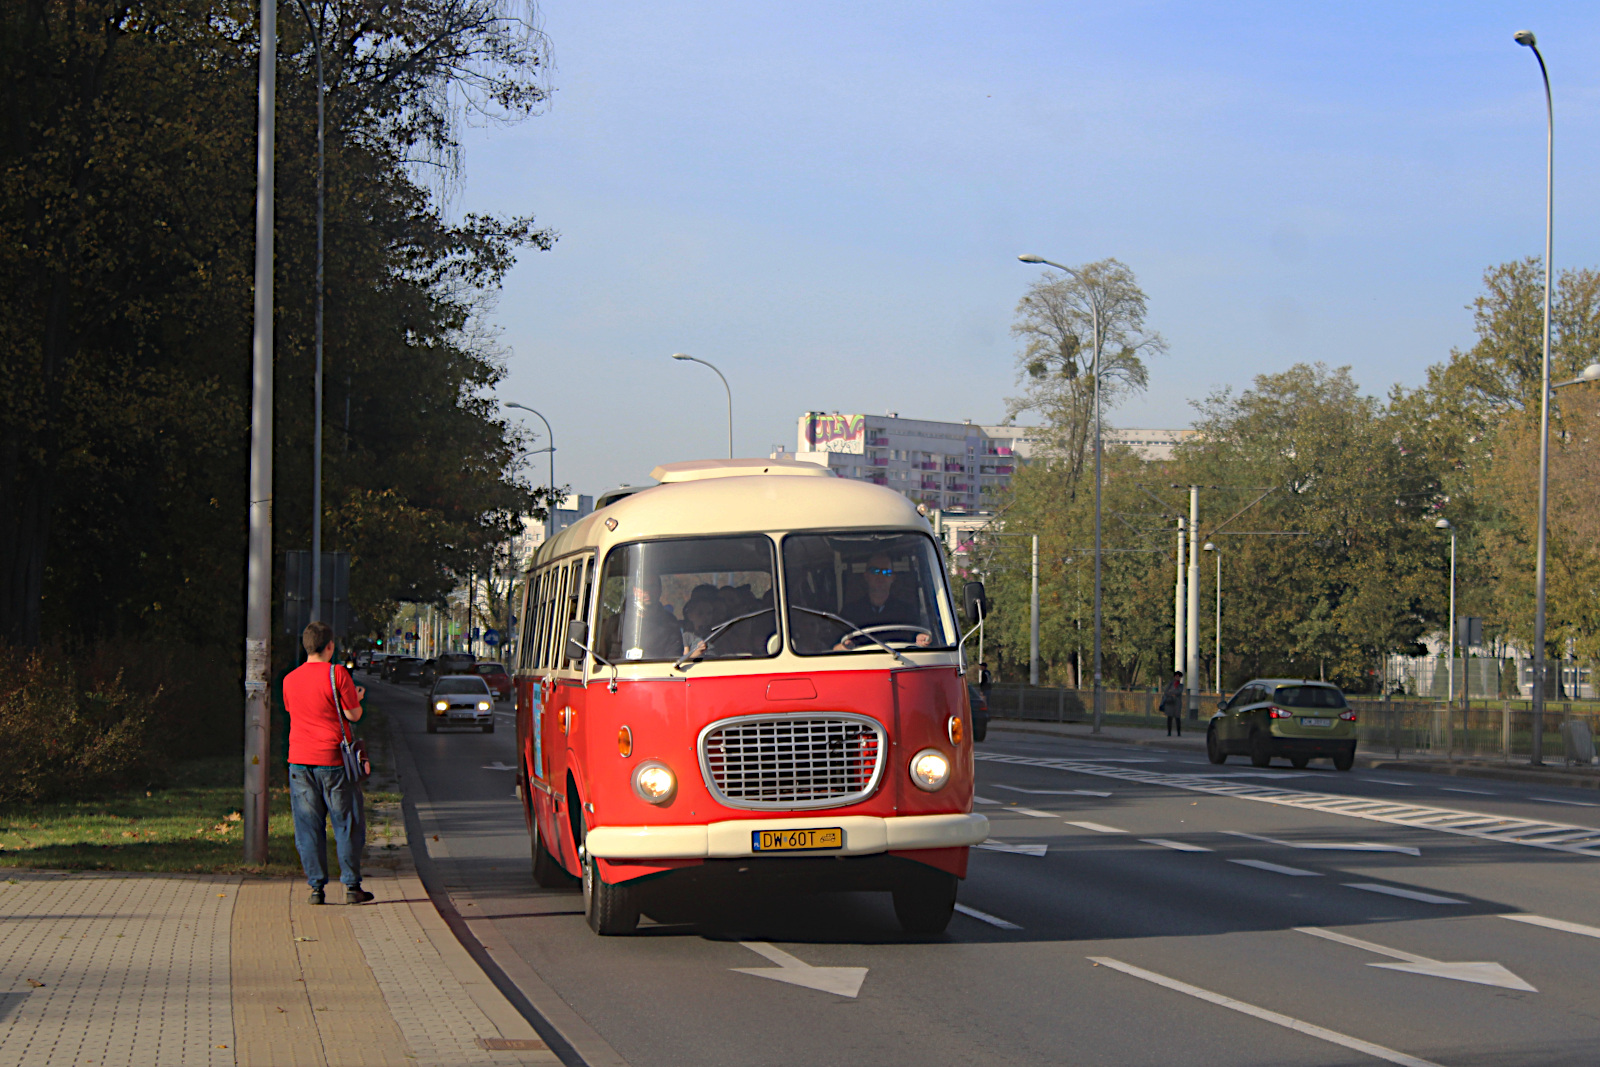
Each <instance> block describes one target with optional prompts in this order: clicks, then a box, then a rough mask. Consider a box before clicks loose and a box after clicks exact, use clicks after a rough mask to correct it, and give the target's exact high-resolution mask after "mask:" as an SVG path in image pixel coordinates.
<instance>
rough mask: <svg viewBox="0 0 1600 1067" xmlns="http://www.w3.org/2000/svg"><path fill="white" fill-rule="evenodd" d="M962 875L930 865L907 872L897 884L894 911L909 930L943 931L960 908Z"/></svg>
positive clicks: (904, 928) (923, 932)
mask: <svg viewBox="0 0 1600 1067" xmlns="http://www.w3.org/2000/svg"><path fill="white" fill-rule="evenodd" d="M960 884H961V879H959V878H957V877H956V876H955V875H953V874H951V873H949V872H948V871H940V870H934V869H933V868H931V867H930V868H927V869H924V870H919V871H915V872H907V873H906V874H905V875H903V876H902V877H901V880H900V882H899V883H897V884H896V885H895V887H894V890H893V893H894V915H895V918H897V919H899V920H900V928H901V929H902V930H904V931H905V932H906V933H908V934H942V933H944V929H945V927H947V926H949V925H950V916H951V915H952V914H953V913H954V912H955V910H956V889H957V888H958V887H959V886H960Z"/></svg>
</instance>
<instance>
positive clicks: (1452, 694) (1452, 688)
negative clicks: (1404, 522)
mask: <svg viewBox="0 0 1600 1067" xmlns="http://www.w3.org/2000/svg"><path fill="white" fill-rule="evenodd" d="M1433 528H1434V529H1436V530H1449V531H1450V645H1449V649H1450V651H1449V654H1448V656H1447V657H1446V658H1445V663H1446V664H1448V670H1449V675H1448V678H1449V681H1448V682H1447V683H1446V684H1447V685H1448V686H1449V688H1448V689H1446V690H1445V704H1446V705H1447V706H1448V707H1452V708H1453V707H1455V702H1456V528H1455V526H1454V525H1453V524H1452V523H1451V522H1450V520H1449V519H1440V520H1439V521H1438V522H1436V523H1434V524H1433ZM1535 684H1537V683H1535ZM1535 692H1537V690H1535ZM1535 736H1536V737H1537V735H1535ZM1534 744H1538V742H1537V741H1535V742H1534Z"/></svg>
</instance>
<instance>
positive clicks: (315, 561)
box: [295, 0, 327, 622]
mask: <svg viewBox="0 0 1600 1067" xmlns="http://www.w3.org/2000/svg"><path fill="white" fill-rule="evenodd" d="M295 3H296V5H297V6H298V7H299V8H300V14H301V15H302V16H304V17H305V20H306V26H307V28H309V29H310V30H311V31H312V38H311V41H312V46H313V47H314V48H315V49H316V53H317V305H316V307H317V310H316V349H317V370H316V377H315V384H314V386H313V392H314V394H315V396H316V401H315V405H314V406H315V409H316V412H315V415H314V422H313V424H312V430H311V451H312V455H313V457H314V458H313V460H312V467H311V621H312V622H315V621H317V620H318V619H319V618H321V617H322V288H323V286H322V235H323V214H322V212H323V189H324V186H323V173H324V166H323V143H324V142H323V108H322V102H323V84H322V24H323V16H324V15H325V14H326V11H327V9H326V8H324V7H322V6H320V5H319V6H318V9H317V17H316V18H315V19H313V18H312V17H311V10H310V9H309V8H308V7H306V4H305V0H295Z"/></svg>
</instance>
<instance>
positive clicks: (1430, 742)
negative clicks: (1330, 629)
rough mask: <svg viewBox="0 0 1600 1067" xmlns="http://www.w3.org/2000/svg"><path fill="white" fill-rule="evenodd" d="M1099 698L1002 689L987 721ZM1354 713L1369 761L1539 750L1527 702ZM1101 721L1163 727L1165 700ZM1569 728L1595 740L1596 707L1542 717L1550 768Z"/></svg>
mask: <svg viewBox="0 0 1600 1067" xmlns="http://www.w3.org/2000/svg"><path fill="white" fill-rule="evenodd" d="M1093 700H1094V693H1093V691H1092V690H1089V689H1069V688H1060V687H1054V686H1019V685H997V686H995V687H994V688H993V689H992V690H991V691H990V694H989V717H990V718H992V719H1015V720H1025V721H1030V722H1058V723H1075V722H1076V723H1081V722H1089V721H1091V720H1092V719H1093V717H1094V716H1093ZM1219 700H1220V697H1219V694H1216V693H1201V694H1200V719H1201V721H1202V722H1204V720H1206V719H1209V718H1210V717H1211V715H1212V713H1213V712H1214V711H1215V710H1216V707H1217V704H1218V703H1219ZM1346 700H1348V701H1349V703H1350V707H1351V708H1352V709H1354V710H1355V712H1356V731H1357V737H1358V738H1359V739H1360V744H1361V750H1362V751H1363V752H1365V753H1367V754H1369V755H1379V754H1384V753H1388V754H1392V755H1393V756H1394V757H1395V758H1397V759H1403V758H1405V757H1407V756H1412V757H1425V758H1429V759H1474V760H1490V761H1494V760H1499V761H1503V762H1508V763H1510V762H1519V763H1520V762H1526V761H1527V759H1528V757H1529V756H1530V755H1531V754H1532V751H1533V712H1532V710H1531V709H1530V708H1529V706H1528V702H1527V701H1517V700H1494V701H1474V702H1473V703H1472V704H1471V705H1470V706H1469V707H1467V708H1462V706H1461V705H1460V703H1459V702H1458V703H1457V704H1455V705H1454V706H1447V705H1446V704H1445V703H1444V702H1443V701H1431V700H1382V699H1374V698H1371V697H1346ZM1101 701H1102V704H1101V707H1102V721H1104V722H1105V723H1107V724H1109V725H1114V726H1143V727H1150V728H1156V727H1160V726H1161V725H1162V716H1161V713H1160V711H1159V704H1160V694H1159V692H1157V691H1156V690H1154V689H1105V690H1102V691H1101ZM1566 723H1584V724H1586V725H1587V726H1588V729H1589V736H1590V737H1594V736H1595V735H1596V734H1600V704H1597V703H1595V702H1592V701H1581V702H1574V701H1562V702H1560V703H1555V702H1551V703H1547V704H1546V705H1545V715H1544V754H1545V758H1546V759H1547V760H1550V761H1552V762H1555V761H1561V760H1564V759H1565V760H1574V759H1576V758H1577V757H1579V756H1580V755H1582V756H1584V757H1587V755H1588V753H1587V751H1582V744H1581V740H1580V739H1579V738H1578V737H1577V736H1576V735H1574V734H1573V733H1572V731H1570V730H1566V731H1564V730H1563V729H1562V727H1563V725H1564V724H1566Z"/></svg>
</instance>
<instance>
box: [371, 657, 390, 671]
mask: <svg viewBox="0 0 1600 1067" xmlns="http://www.w3.org/2000/svg"><path fill="white" fill-rule="evenodd" d="M388 658H389V654H388V653H387V652H374V653H372V655H371V656H369V657H367V673H368V674H382V673H383V661H384V660H386V659H388Z"/></svg>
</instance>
